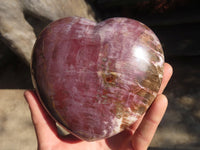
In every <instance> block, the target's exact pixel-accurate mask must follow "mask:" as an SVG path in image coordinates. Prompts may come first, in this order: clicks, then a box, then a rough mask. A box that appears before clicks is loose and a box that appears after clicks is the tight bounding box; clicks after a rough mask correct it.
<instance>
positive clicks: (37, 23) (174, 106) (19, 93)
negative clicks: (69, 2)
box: [0, 0, 200, 150]
mask: <svg viewBox="0 0 200 150" xmlns="http://www.w3.org/2000/svg"><path fill="white" fill-rule="evenodd" d="M86 2H87V3H88V4H89V6H90V7H91V9H90V12H88V13H91V14H92V15H93V16H94V18H95V19H96V20H97V21H101V20H104V19H107V18H110V17H128V18H133V19H136V20H139V21H141V22H143V23H144V24H146V25H147V26H149V27H150V28H151V29H152V30H153V31H154V32H155V33H156V35H157V36H158V38H159V39H160V41H161V43H162V46H163V49H164V53H165V59H166V62H168V63H170V64H171V65H172V67H173V70H174V73H173V76H172V79H171V81H170V82H169V84H168V86H167V88H166V90H165V92H164V94H166V96H167V97H168V99H169V106H168V109H167V112H166V114H165V116H164V118H163V120H162V122H161V124H160V126H159V128H158V130H157V132H156V135H155V137H154V139H153V141H152V143H151V148H150V149H169V150H172V149H188V150H190V149H191V150H192V149H200V38H199V35H200V5H199V2H198V1H197V0H123V1H122V0H87V1H86ZM0 5H1V1H0ZM74 9H78V6H76V7H75V8H74ZM2 11H4V10H3V9H2V5H1V6H0V13H2ZM0 17H1V14H0ZM24 19H25V20H26V21H27V23H28V24H30V25H31V26H32V28H33V32H34V33H35V35H36V37H37V36H38V33H39V32H40V31H41V30H42V29H43V27H45V26H46V25H47V24H48V23H50V22H51V21H52V20H51V19H49V18H45V17H41V16H39V17H38V16H37V15H33V14H32V13H24ZM0 21H1V18H0ZM2 26H3V25H2V24H1V23H0V31H1V36H0V147H1V148H0V149H2V150H10V149H17V150H18V149H36V146H37V145H36V137H35V133H34V129H33V126H32V123H31V120H30V114H29V109H28V106H27V104H26V102H25V100H24V98H23V92H24V90H25V89H33V86H32V82H31V76H30V69H29V65H28V64H27V62H25V61H24V60H23V59H22V58H21V57H20V55H19V54H18V53H16V52H15V51H13V46H12V41H11V40H7V39H6V38H7V37H6V36H5V35H4V34H3V30H1V29H2Z"/></svg>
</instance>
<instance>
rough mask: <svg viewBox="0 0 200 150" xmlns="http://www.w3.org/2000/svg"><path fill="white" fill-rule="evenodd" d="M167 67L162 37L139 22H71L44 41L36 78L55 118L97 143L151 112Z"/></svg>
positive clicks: (48, 31) (47, 32)
mask: <svg viewBox="0 0 200 150" xmlns="http://www.w3.org/2000/svg"><path fill="white" fill-rule="evenodd" d="M163 63H164V56H163V51H162V47H161V44H160V42H159V40H158V38H157V37H156V36H155V34H154V33H153V32H152V31H151V30H150V29H149V28H148V27H147V26H145V25H144V24H142V23H140V22H138V21H135V20H132V19H127V18H111V19H108V20H105V21H103V22H100V23H95V22H92V21H89V20H87V19H84V18H79V17H70V18H64V19H61V20H58V21H55V22H53V23H51V24H50V25H48V26H47V27H46V28H45V29H44V30H43V31H42V33H41V34H40V36H39V37H38V39H37V41H36V43H35V46H34V51H33V56H32V76H33V83H34V86H35V88H36V89H37V93H38V96H39V97H40V100H41V102H42V103H43V105H44V107H45V108H46V109H47V111H48V112H49V113H50V115H51V116H52V117H53V118H54V119H55V120H56V121H57V122H58V123H60V124H61V125H62V126H63V127H65V128H66V129H67V130H68V131H69V132H71V133H72V134H74V135H76V136H77V137H79V138H81V139H83V140H87V141H94V140H99V139H103V138H107V137H110V136H113V135H115V134H117V133H119V132H121V131H123V130H124V129H125V128H127V127H129V126H130V125H132V124H133V123H134V122H135V121H136V120H137V119H138V117H140V116H141V115H142V114H143V113H144V112H145V111H146V110H147V109H148V107H149V106H150V105H151V103H152V102H153V100H154V99H155V97H156V96H157V93H158V90H159V88H160V85H161V81H162V76H163Z"/></svg>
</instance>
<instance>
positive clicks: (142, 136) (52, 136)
mask: <svg viewBox="0 0 200 150" xmlns="http://www.w3.org/2000/svg"><path fill="white" fill-rule="evenodd" d="M172 72H173V71H172V67H171V66H170V65H169V64H167V63H165V64H164V74H163V81H162V85H161V87H160V91H159V93H158V96H157V98H156V99H155V101H154V102H153V104H152V105H151V106H150V108H149V109H148V111H147V112H146V113H145V114H144V115H143V116H142V117H141V118H140V119H139V120H138V121H137V122H136V123H134V124H133V125H132V126H131V127H129V129H127V130H125V131H123V132H121V133H119V134H117V135H115V136H113V137H111V138H108V139H104V140H99V141H95V142H86V141H82V140H79V139H77V138H76V137H74V136H73V135H71V134H70V135H68V136H65V137H62V136H60V135H58V133H57V127H56V123H55V121H54V120H53V119H52V118H51V117H50V116H49V115H48V113H47V112H46V111H45V109H43V106H42V105H41V104H40V102H39V99H38V98H37V96H36V94H35V92H34V91H30V90H29V91H25V93H24V96H25V98H26V100H27V102H28V104H29V108H30V112H31V117H32V121H33V124H34V127H35V132H36V135H37V141H38V150H53V149H56V150H146V149H147V148H148V147H149V145H150V143H151V140H152V138H153V136H154V134H155V132H156V130H157V127H158V125H159V123H160V121H161V119H162V118H163V115H164V113H165V111H166V108H167V105H168V100H167V98H166V96H165V95H163V94H162V92H163V91H164V89H165V87H166V85H167V83H168V82H169V80H170V78H171V76H172Z"/></svg>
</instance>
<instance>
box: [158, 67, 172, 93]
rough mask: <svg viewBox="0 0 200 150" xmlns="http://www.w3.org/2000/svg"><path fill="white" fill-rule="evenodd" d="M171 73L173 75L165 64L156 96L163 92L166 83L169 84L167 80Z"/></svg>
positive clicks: (170, 68)
mask: <svg viewBox="0 0 200 150" xmlns="http://www.w3.org/2000/svg"><path fill="white" fill-rule="evenodd" d="M172 73H173V69H172V66H171V65H170V64H168V63H165V64H164V73H163V80H162V83H161V87H160V90H159V92H158V94H161V93H162V92H163V91H164V89H165V87H166V85H167V83H168V82H169V80H170V78H171V76H172Z"/></svg>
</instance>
